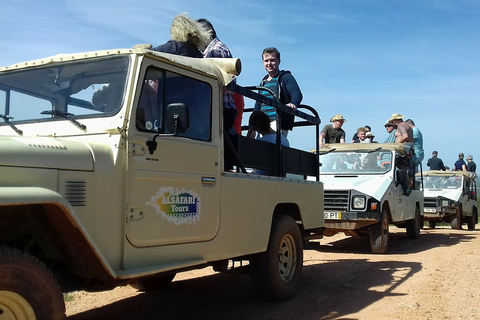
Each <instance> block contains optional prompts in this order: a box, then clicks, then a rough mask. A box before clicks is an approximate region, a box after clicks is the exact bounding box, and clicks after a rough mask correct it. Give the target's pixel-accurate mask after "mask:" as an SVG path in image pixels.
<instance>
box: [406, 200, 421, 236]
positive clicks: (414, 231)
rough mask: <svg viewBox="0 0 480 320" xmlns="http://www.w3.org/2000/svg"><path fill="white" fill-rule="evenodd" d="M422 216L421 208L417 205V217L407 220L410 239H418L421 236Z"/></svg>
mask: <svg viewBox="0 0 480 320" xmlns="http://www.w3.org/2000/svg"><path fill="white" fill-rule="evenodd" d="M421 221H422V217H421V216H420V209H419V208H418V206H415V218H414V219H411V220H408V221H407V237H408V238H410V239H418V238H419V237H420V229H421V226H420V225H421V223H422V222H421Z"/></svg>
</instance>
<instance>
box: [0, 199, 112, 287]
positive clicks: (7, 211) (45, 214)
mask: <svg viewBox="0 0 480 320" xmlns="http://www.w3.org/2000/svg"><path fill="white" fill-rule="evenodd" d="M0 245H3V246H7V247H12V248H16V249H19V250H21V251H24V252H27V253H30V254H32V255H33V256H35V257H37V258H38V259H39V260H41V261H42V262H44V263H45V264H46V265H47V266H48V267H49V268H54V267H58V265H59V262H61V263H60V264H62V263H63V264H64V265H65V266H66V270H68V273H69V274H73V275H75V276H77V277H79V278H83V279H98V280H99V281H101V282H103V283H109V282H110V281H112V280H113V277H112V276H111V275H110V274H109V272H108V269H107V268H106V267H105V266H104V265H103V264H102V263H100V261H101V260H100V259H99V258H98V255H97V253H96V251H95V249H94V247H93V246H92V245H91V243H90V242H89V241H88V240H87V239H86V237H85V235H84V234H83V233H82V232H81V227H80V226H79V225H78V224H77V222H76V221H75V219H73V218H72V215H71V212H70V211H69V210H68V208H67V207H66V206H64V205H63V204H62V203H59V202H52V201H45V202H40V201H39V202H38V203H26V204H18V203H17V204H12V205H8V204H3V205H0Z"/></svg>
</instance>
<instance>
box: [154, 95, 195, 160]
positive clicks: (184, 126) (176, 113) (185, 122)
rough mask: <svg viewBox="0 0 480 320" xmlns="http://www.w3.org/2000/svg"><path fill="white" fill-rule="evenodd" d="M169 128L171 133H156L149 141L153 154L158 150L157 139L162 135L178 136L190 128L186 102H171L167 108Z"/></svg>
mask: <svg viewBox="0 0 480 320" xmlns="http://www.w3.org/2000/svg"><path fill="white" fill-rule="evenodd" d="M166 120H167V121H166V122H167V130H168V131H169V132H171V134H160V133H158V134H156V135H154V136H153V139H152V140H151V141H147V146H148V151H149V152H150V154H153V153H154V152H155V150H157V142H156V141H155V139H157V137H158V136H160V135H167V136H176V135H177V134H178V133H182V132H185V131H187V130H188V128H189V127H190V118H189V116H188V107H187V106H186V105H185V104H184V103H171V104H169V105H168V106H167V110H166Z"/></svg>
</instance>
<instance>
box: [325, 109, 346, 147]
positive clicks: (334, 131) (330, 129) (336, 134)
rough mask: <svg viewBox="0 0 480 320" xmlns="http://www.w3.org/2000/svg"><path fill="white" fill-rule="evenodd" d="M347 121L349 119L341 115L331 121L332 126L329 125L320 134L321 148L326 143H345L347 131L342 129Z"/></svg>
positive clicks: (335, 116)
mask: <svg viewBox="0 0 480 320" xmlns="http://www.w3.org/2000/svg"><path fill="white" fill-rule="evenodd" d="M345 121H347V119H345V118H344V117H343V115H341V114H336V115H334V116H333V117H332V118H331V119H330V122H331V123H332V124H327V125H326V126H325V127H323V129H322V132H321V133H320V139H319V147H320V148H321V147H323V145H324V144H326V143H345V131H343V129H342V126H343V123H344V122H345Z"/></svg>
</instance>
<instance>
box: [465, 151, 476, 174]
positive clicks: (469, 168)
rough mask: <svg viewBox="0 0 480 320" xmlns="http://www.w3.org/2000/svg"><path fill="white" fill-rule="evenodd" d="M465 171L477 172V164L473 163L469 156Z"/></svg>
mask: <svg viewBox="0 0 480 320" xmlns="http://www.w3.org/2000/svg"><path fill="white" fill-rule="evenodd" d="M467 171H469V172H477V164H476V163H475V161H473V157H472V156H471V155H469V156H468V157H467Z"/></svg>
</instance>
